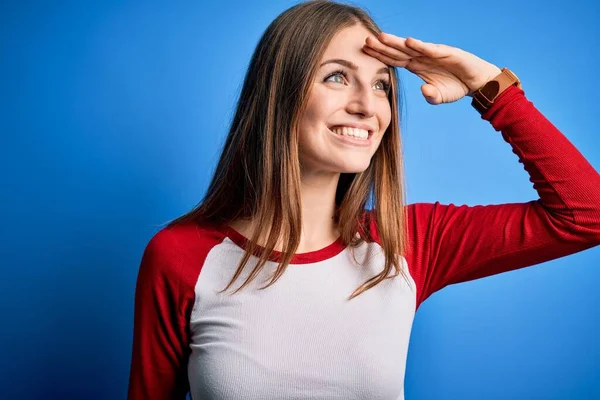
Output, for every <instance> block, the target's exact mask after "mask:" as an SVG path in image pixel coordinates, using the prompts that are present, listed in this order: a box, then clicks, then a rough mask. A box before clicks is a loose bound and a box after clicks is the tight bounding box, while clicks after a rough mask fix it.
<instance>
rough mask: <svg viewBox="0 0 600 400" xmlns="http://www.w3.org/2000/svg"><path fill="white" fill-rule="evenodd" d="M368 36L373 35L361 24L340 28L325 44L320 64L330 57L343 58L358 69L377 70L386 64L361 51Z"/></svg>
mask: <svg viewBox="0 0 600 400" xmlns="http://www.w3.org/2000/svg"><path fill="white" fill-rule="evenodd" d="M368 36H374V35H373V33H371V31H369V30H368V29H366V28H365V27H364V26H362V25H354V26H351V27H347V28H344V29H342V30H340V31H339V32H337V33H336V34H335V35H334V36H333V38H332V39H331V41H330V42H329V44H328V45H327V47H326V49H325V52H324V53H323V57H322V58H321V63H320V64H323V63H325V62H327V61H328V60H331V59H344V60H348V61H349V62H351V63H352V64H355V65H356V66H357V67H358V69H368V70H373V71H377V70H379V69H381V68H383V67H387V65H386V64H384V63H382V62H381V61H380V60H378V59H377V58H375V57H372V56H371V55H369V54H367V53H365V52H364V51H363V45H364V44H365V39H366V38H367V37H368Z"/></svg>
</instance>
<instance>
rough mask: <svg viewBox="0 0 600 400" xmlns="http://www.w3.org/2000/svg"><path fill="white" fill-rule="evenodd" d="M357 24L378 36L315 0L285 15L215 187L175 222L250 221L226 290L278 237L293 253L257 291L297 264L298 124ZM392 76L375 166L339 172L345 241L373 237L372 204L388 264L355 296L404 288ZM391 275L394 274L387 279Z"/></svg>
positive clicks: (348, 9) (263, 50)
mask: <svg viewBox="0 0 600 400" xmlns="http://www.w3.org/2000/svg"><path fill="white" fill-rule="evenodd" d="M356 24H362V25H363V26H364V27H365V28H366V29H368V30H369V31H371V32H372V33H373V34H375V35H378V34H379V33H380V32H381V30H380V28H379V27H378V26H377V25H376V24H375V22H374V21H373V19H372V18H371V17H370V16H369V15H368V14H367V13H366V12H365V11H363V10H362V9H360V8H357V7H353V6H350V5H346V4H339V3H335V2H330V1H322V0H317V1H309V2H305V3H300V4H298V5H295V6H293V7H291V8H289V9H288V10H286V11H284V12H283V13H282V14H280V15H279V16H278V17H277V18H276V19H275V20H274V21H273V22H272V23H271V24H270V25H269V26H268V27H267V29H266V31H265V32H264V33H263V35H262V37H261V39H260V41H259V43H258V45H257V47H256V49H255V51H254V54H253V55H252V59H251V61H250V65H249V67H248V71H247V74H246V77H245V79H244V84H243V87H242V91H241V93H240V98H239V101H238V104H237V108H236V111H235V115H234V117H233V121H232V124H231V127H230V130H229V133H228V135H227V138H226V141H225V144H224V147H223V151H222V153H221V156H220V159H219V162H218V165H217V167H216V170H215V173H214V175H213V178H212V181H211V183H210V185H209V188H208V190H207V192H206V194H205V196H204V198H203V200H202V201H201V202H200V204H199V205H197V206H196V207H195V208H194V209H193V210H191V211H189V212H188V213H186V214H184V215H183V216H181V217H179V218H176V219H174V220H173V221H171V222H170V223H169V226H173V225H175V224H180V223H185V222H189V221H194V222H196V223H199V224H217V225H225V224H229V223H230V222H232V221H234V220H237V219H244V220H250V219H253V220H254V222H255V224H256V225H255V226H257V227H259V228H258V229H255V230H254V233H253V234H252V237H251V238H250V239H249V243H248V246H247V248H246V253H245V255H244V257H243V258H242V260H241V262H240V264H239V265H238V268H237V271H236V272H235V274H234V276H233V278H232V279H231V281H230V282H229V284H228V285H227V287H225V289H223V290H222V291H225V290H227V289H229V288H230V287H231V286H232V285H233V283H234V282H235V280H236V279H237V278H238V277H239V276H240V274H241V273H242V270H243V268H244V267H245V265H246V263H247V262H248V260H249V258H250V256H251V255H252V254H257V251H259V253H258V256H259V262H258V263H257V265H256V266H255V267H254V269H253V270H252V272H251V274H250V275H249V276H248V278H247V279H246V280H245V282H244V283H243V285H242V286H240V287H239V288H238V289H237V290H236V291H235V292H234V294H235V293H237V292H238V291H240V290H242V289H243V288H244V287H246V286H247V285H248V284H250V282H251V281H252V280H253V279H254V278H255V277H256V276H257V275H258V274H259V272H260V271H261V270H262V268H263V266H264V265H265V263H266V262H267V261H268V259H269V256H270V255H271V254H272V252H273V250H274V249H275V245H276V244H277V243H278V241H280V240H281V241H282V243H284V244H287V247H284V248H283V251H282V252H281V257H280V258H279V260H278V261H279V265H278V267H277V270H276V271H275V273H274V274H273V276H272V277H271V280H270V282H269V284H268V285H266V286H264V287H262V288H261V289H265V288H267V287H269V286H271V285H272V284H274V283H275V282H276V281H277V280H278V279H279V278H280V277H281V276H282V274H283V273H284V272H285V270H286V268H287V266H288V264H289V263H290V261H291V259H292V258H293V256H294V253H295V252H296V249H297V248H298V246H299V243H300V232H301V221H302V219H301V207H300V200H301V199H300V162H299V158H298V121H299V118H300V116H301V115H302V112H303V110H304V109H305V106H306V103H307V100H308V98H309V94H310V93H309V90H310V87H311V82H312V81H313V80H314V77H315V74H316V71H317V65H318V63H319V61H320V59H321V57H322V55H323V54H324V52H325V49H326V48H327V45H328V44H329V42H330V40H331V39H332V38H333V36H334V35H335V34H336V33H337V32H338V31H340V30H342V29H344V28H347V27H350V26H354V25H356ZM390 73H391V78H392V79H391V87H390V91H389V101H390V105H391V108H392V119H391V122H390V125H389V127H388V129H387V130H386V132H385V134H384V136H383V139H382V141H381V144H380V146H379V148H378V149H377V151H376V152H375V154H374V155H373V158H372V160H371V163H370V165H369V167H368V168H367V169H366V170H365V171H363V172H360V173H356V174H354V173H352V174H345V173H342V174H341V176H340V179H339V182H338V186H337V191H336V196H335V197H336V199H335V202H336V204H335V205H336V207H335V208H336V212H335V216H334V219H335V221H336V223H337V224H338V227H339V229H340V231H341V238H342V240H343V243H344V244H345V245H346V246H348V245H349V246H350V247H351V250H353V249H354V248H355V247H357V246H359V245H360V244H361V243H362V242H364V240H369V241H371V240H374V238H373V237H372V235H371V234H370V232H369V228H368V226H367V225H368V222H367V221H366V219H365V218H364V216H365V211H366V209H365V206H366V204H367V201H369V200H372V202H373V204H374V207H373V215H374V218H375V221H376V224H377V227H378V229H377V232H378V235H379V238H380V241H381V245H382V248H383V250H384V255H385V260H386V261H385V266H384V269H383V270H382V271H381V273H380V274H378V275H375V276H373V277H372V278H370V279H369V280H367V281H366V282H364V283H363V284H362V285H361V286H360V287H358V288H357V289H356V290H355V291H354V292H353V293H352V295H351V296H350V297H349V299H352V298H354V297H356V296H358V295H360V294H361V293H363V292H364V291H366V290H368V289H370V288H372V287H373V286H375V285H377V284H378V283H380V282H382V281H383V280H384V279H389V278H394V277H396V276H398V274H399V273H400V274H402V276H403V277H404V278H405V279H406V280H407V282H408V278H407V277H406V274H405V273H404V270H403V269H402V268H401V266H400V259H399V256H401V255H404V254H405V250H406V215H405V207H404V205H405V201H404V199H405V186H404V172H403V167H402V155H401V149H402V147H401V140H400V127H399V120H400V116H399V114H400V108H399V105H400V104H401V97H400V96H399V91H398V87H399V78H398V75H397V71H396V70H395V69H394V68H393V67H390ZM370 197H371V199H370ZM267 232H268V236H267V235H266V233H267ZM357 232H362V233H363V234H364V237H363V236H361V235H357ZM263 235H264V236H266V237H267V240H266V244H265V245H264V247H263V246H260V245H259V244H258V241H259V238H260V237H263ZM261 248H262V251H260V249H261ZM392 269H393V270H394V274H393V275H391V276H390V275H389V273H390V272H391V271H392Z"/></svg>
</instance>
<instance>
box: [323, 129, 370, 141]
mask: <svg viewBox="0 0 600 400" xmlns="http://www.w3.org/2000/svg"><path fill="white" fill-rule="evenodd" d="M331 131H332V132H333V133H335V134H337V135H343V136H351V137H354V138H358V139H367V138H368V137H369V131H367V130H365V129H358V128H348V127H345V126H344V127H336V128H331Z"/></svg>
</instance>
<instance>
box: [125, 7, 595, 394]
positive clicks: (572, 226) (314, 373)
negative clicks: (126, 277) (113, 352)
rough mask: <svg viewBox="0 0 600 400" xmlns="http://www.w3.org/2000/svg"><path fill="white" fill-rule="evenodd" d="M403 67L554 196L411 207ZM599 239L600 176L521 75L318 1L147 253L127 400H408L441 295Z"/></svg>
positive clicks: (257, 64) (248, 91) (267, 55)
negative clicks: (413, 368)
mask: <svg viewBox="0 0 600 400" xmlns="http://www.w3.org/2000/svg"><path fill="white" fill-rule="evenodd" d="M394 67H402V68H406V69H407V70H409V71H411V72H413V73H415V74H416V75H418V76H419V77H421V78H422V79H423V80H424V81H425V84H424V85H423V86H422V88H421V90H422V93H423V95H424V96H425V98H426V99H427V101H429V102H430V103H432V104H441V103H448V102H453V101H457V100H459V99H461V98H463V97H465V96H471V97H472V98H473V101H474V102H473V104H474V107H475V108H476V110H477V111H475V110H474V114H475V115H477V116H478V115H479V114H478V113H477V112H479V113H481V114H482V115H481V118H483V119H485V120H487V121H489V122H490V123H491V125H492V126H493V128H494V129H495V130H497V131H499V132H501V134H502V136H503V138H504V139H505V140H506V141H507V142H508V143H509V144H510V145H511V146H512V148H513V151H514V152H515V153H516V154H517V155H518V157H519V159H520V161H521V162H522V163H523V164H524V166H525V169H526V170H527V172H528V173H529V175H530V178H531V181H532V182H533V183H534V188H535V190H536V191H537V192H538V194H539V199H538V200H536V201H531V202H527V203H520V204H516V203H512V204H502V205H488V206H476V207H468V206H455V205H452V204H450V205H442V204H440V203H439V202H436V203H434V204H424V203H418V204H410V205H406V204H405V201H404V198H405V197H404V184H403V172H402V169H401V166H402V159H401V142H400V135H399V118H400V117H399V114H398V80H397V75H396V70H395V68H394ZM369 201H371V202H372V205H373V207H371V208H369V209H367V203H368V202H369ZM599 243H600V176H599V174H598V173H597V172H596V171H595V170H594V169H593V168H592V166H590V164H589V163H588V162H587V161H586V160H585V159H584V157H583V156H582V155H581V154H580V153H579V152H578V151H577V149H576V148H575V147H574V146H573V145H572V144H571V143H570V142H569V141H568V140H567V139H566V138H565V137H564V136H563V135H562V133H561V132H559V131H558V130H557V129H556V127H554V126H553V125H552V124H551V123H550V122H549V121H548V120H547V119H546V118H545V117H544V116H543V115H542V114H541V113H540V112H539V111H538V110H537V109H536V108H535V107H534V106H533V104H532V103H531V102H529V101H528V100H527V99H526V97H525V95H524V91H523V90H522V89H521V87H520V82H519V81H518V78H517V77H516V76H515V75H514V74H512V73H511V72H510V70H504V69H503V70H501V69H500V68H499V67H498V66H496V65H493V64H491V63H489V62H486V61H484V60H482V59H480V58H478V57H476V56H475V55H473V54H470V53H468V52H466V51H463V50H461V49H458V48H454V47H450V46H445V45H438V44H432V43H423V42H421V41H419V40H416V39H414V38H407V39H404V38H400V37H396V36H394V35H390V34H383V33H381V31H380V29H379V28H378V27H377V26H376V25H375V23H374V22H373V21H372V20H371V18H370V17H369V16H368V15H367V14H366V13H365V12H363V11H361V10H360V9H358V8H355V7H350V6H347V5H341V4H336V3H333V2H327V1H312V2H308V3H302V4H299V5H297V6H294V7H292V8H290V9H288V10H287V11H285V12H284V13H282V14H281V15H280V16H279V17H277V19H276V20H275V21H273V22H272V23H271V25H270V26H269V27H268V28H267V30H266V32H265V33H264V35H263V37H262V38H261V40H260V42H259V44H258V46H257V48H256V50H255V52H254V55H253V57H252V60H251V63H250V66H249V70H248V73H247V75H246V78H245V81H244V85H243V89H242V92H241V96H240V99H239V103H238V106H237V111H236V113H235V116H234V119H233V122H232V126H231V129H230V131H229V134H228V136H227V140H226V143H225V146H224V149H223V153H222V155H221V158H220V160H219V163H218V166H217V169H216V172H215V174H214V177H213V179H212V182H211V184H210V187H209V188H208V191H207V193H206V197H205V198H204V199H203V201H202V202H201V203H200V205H199V206H198V207H196V208H195V209H194V210H192V211H191V212H189V213H187V214H186V215H184V216H182V217H180V218H178V219H176V220H175V221H172V223H170V224H169V226H168V227H165V228H164V229H162V230H161V231H159V232H158V233H157V234H156V235H155V236H154V237H153V238H152V239H151V240H150V242H149V243H148V245H147V247H146V250H145V252H144V256H143V258H142V261H141V266H140V270H139V276H138V281H137V288H136V298H135V326H134V344H133V360H132V365H131V376H130V385H129V398H130V399H145V400H148V399H183V398H185V396H186V394H187V393H188V392H189V393H190V394H191V397H192V398H193V399H203V400H209V399H210V400H225V399H260V400H266V399H344V400H351V399H389V400H392V399H394V400H397V399H403V398H404V390H403V380H404V373H405V365H406V355H407V350H408V341H409V337H410V331H411V326H412V322H413V318H414V315H415V312H416V310H417V309H418V307H419V305H420V304H421V303H422V302H423V301H424V300H425V299H427V297H428V296H430V295H431V294H432V293H434V292H436V291H438V290H440V289H442V288H443V287H445V286H447V285H450V284H454V283H458V282H464V281H468V280H472V279H477V278H481V277H485V276H489V275H493V274H497V273H500V272H504V271H510V270H514V269H517V268H523V267H526V266H530V265H534V264H538V263H541V262H544V261H548V260H552V259H555V258H558V257H563V256H566V255H569V254H573V253H575V252H578V251H581V250H584V249H587V248H590V247H592V246H595V245H598V244H599ZM234 285H235V286H236V287H235V290H233V291H229V289H232V288H234ZM228 291H229V292H228Z"/></svg>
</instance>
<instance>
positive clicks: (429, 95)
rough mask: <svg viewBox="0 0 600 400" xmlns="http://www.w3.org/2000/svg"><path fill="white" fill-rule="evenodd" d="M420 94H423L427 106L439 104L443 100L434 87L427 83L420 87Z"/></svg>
mask: <svg viewBox="0 0 600 400" xmlns="http://www.w3.org/2000/svg"><path fill="white" fill-rule="evenodd" d="M421 93H423V96H424V97H425V100H426V101H427V102H428V103H429V104H434V105H437V104H441V103H442V102H443V100H444V99H443V98H442V94H441V93H440V91H439V90H438V89H437V88H436V87H435V86H433V85H430V84H428V83H425V84H423V85H421Z"/></svg>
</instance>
